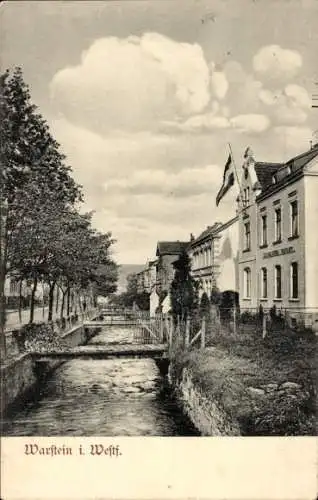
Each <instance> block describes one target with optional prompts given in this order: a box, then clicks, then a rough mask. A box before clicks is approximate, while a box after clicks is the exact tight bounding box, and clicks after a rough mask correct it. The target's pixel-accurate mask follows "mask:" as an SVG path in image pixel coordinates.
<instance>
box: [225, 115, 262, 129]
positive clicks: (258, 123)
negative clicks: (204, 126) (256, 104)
mask: <svg viewBox="0 0 318 500" xmlns="http://www.w3.org/2000/svg"><path fill="white" fill-rule="evenodd" d="M230 123H231V125H232V126H233V127H234V128H236V129H237V130H239V131H240V132H242V133H255V134H260V133H262V132H265V130H267V129H268V127H269V126H270V120H269V118H268V117H267V116H265V115H260V114H247V115H238V116H234V117H233V118H231V119H230Z"/></svg>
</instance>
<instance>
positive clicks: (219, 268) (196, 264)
mask: <svg viewBox="0 0 318 500" xmlns="http://www.w3.org/2000/svg"><path fill="white" fill-rule="evenodd" d="M188 253H189V256H190V258H191V261H192V275H193V277H194V278H195V279H196V280H198V281H200V284H201V286H200V288H199V295H200V296H202V295H203V293H206V294H207V295H208V297H210V296H211V292H212V288H218V289H219V290H220V291H225V290H231V291H235V292H237V291H238V217H237V216H236V217H234V218H232V219H230V220H229V221H227V222H226V223H224V224H222V223H221V222H216V223H215V224H213V226H209V227H207V228H206V229H205V230H204V231H203V232H202V233H201V234H200V236H198V238H193V239H192V241H191V244H190V246H189V250H188Z"/></svg>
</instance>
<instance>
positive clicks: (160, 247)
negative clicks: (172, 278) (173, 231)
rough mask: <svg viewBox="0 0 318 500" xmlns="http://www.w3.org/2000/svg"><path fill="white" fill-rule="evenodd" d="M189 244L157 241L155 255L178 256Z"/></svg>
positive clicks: (186, 242) (185, 242) (187, 242)
mask: <svg viewBox="0 0 318 500" xmlns="http://www.w3.org/2000/svg"><path fill="white" fill-rule="evenodd" d="M189 244H190V242H189V241H158V243H157V252H156V255H179V254H180V253H182V252H183V251H184V250H185V249H186V248H187V247H188V246H189Z"/></svg>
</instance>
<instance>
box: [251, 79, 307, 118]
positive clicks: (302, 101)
mask: <svg viewBox="0 0 318 500" xmlns="http://www.w3.org/2000/svg"><path fill="white" fill-rule="evenodd" d="M259 99H260V101H261V102H262V103H263V104H264V105H265V106H269V107H271V108H272V109H271V110H270V112H271V113H272V117H273V118H274V121H276V123H279V124H282V125H293V124H294V125H299V124H302V123H304V122H305V121H306V119H307V111H308V110H309V109H310V107H311V101H310V97H309V94H308V92H307V91H306V89H305V88H303V87H301V86H300V85H295V84H289V85H287V86H286V87H285V88H283V89H279V90H275V91H271V90H268V89H262V90H261V91H260V93H259Z"/></svg>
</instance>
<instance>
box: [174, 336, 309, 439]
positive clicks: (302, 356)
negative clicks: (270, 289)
mask: <svg viewBox="0 0 318 500" xmlns="http://www.w3.org/2000/svg"><path fill="white" fill-rule="evenodd" d="M169 378H170V381H171V383H172V385H173V386H174V388H175V390H176V395H177V397H178V399H179V401H180V402H181V404H182V406H183V408H184V411H185V412H186V413H187V414H188V415H189V416H190V418H191V419H192V421H193V423H194V425H195V426H196V427H197V428H198V430H199V431H200V432H201V433H202V434H203V435H242V436H265V435H266V436H284V435H290V436H292V435H316V433H317V422H316V414H317V412H316V381H317V339H316V337H315V336H314V335H306V336H305V335H304V336H299V335H298V336H291V335H288V336H287V335H283V334H280V335H277V336H274V337H272V338H267V339H264V340H263V339H262V338H261V337H259V335H256V334H248V335H240V336H237V337H234V336H227V337H225V336H219V337H214V338H213V339H212V340H211V345H210V347H208V348H206V349H203V350H199V349H192V350H182V349H177V350H175V351H174V352H173V353H172V356H171V363H170V368H169Z"/></svg>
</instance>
